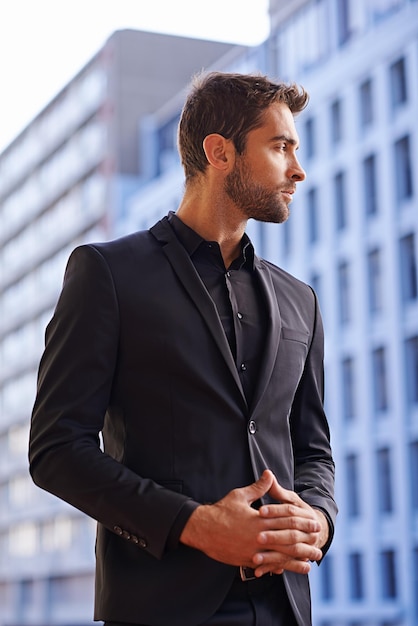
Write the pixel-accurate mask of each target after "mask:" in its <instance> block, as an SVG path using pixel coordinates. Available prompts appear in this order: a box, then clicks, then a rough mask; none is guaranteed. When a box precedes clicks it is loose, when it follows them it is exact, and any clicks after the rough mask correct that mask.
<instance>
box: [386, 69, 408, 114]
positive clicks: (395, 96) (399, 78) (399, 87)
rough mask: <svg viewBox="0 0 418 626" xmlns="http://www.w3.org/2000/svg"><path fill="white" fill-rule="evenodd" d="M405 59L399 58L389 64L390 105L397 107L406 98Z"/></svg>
mask: <svg viewBox="0 0 418 626" xmlns="http://www.w3.org/2000/svg"><path fill="white" fill-rule="evenodd" d="M406 85H407V80H406V64H405V59H404V58H401V59H399V60H398V61H396V62H395V63H393V64H392V65H391V66H390V94H391V101H392V107H393V108H394V109H396V108H398V107H399V106H401V105H402V104H404V103H405V102H406V101H407V99H408V94H407V86H406Z"/></svg>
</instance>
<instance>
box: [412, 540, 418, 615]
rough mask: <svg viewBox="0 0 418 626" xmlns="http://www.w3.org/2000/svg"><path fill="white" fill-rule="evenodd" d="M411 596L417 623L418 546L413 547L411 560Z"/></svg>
mask: <svg viewBox="0 0 418 626" xmlns="http://www.w3.org/2000/svg"><path fill="white" fill-rule="evenodd" d="M412 567H413V573H412V577H413V578H412V585H413V586H412V589H413V591H412V597H413V598H414V617H415V623H416V624H417V623H418V548H416V547H415V548H414V552H413V560H412Z"/></svg>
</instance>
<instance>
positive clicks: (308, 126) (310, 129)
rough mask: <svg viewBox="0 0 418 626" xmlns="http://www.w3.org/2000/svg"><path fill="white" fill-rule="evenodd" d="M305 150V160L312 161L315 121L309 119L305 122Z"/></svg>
mask: <svg viewBox="0 0 418 626" xmlns="http://www.w3.org/2000/svg"><path fill="white" fill-rule="evenodd" d="M305 150H306V158H308V159H312V157H314V156H315V121H314V119H313V117H309V118H308V119H307V120H306V122H305Z"/></svg>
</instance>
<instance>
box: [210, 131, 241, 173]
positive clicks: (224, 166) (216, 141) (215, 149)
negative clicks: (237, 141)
mask: <svg viewBox="0 0 418 626" xmlns="http://www.w3.org/2000/svg"><path fill="white" fill-rule="evenodd" d="M203 150H204V151H205V154H206V158H207V160H208V162H209V164H210V165H212V166H213V167H214V168H216V169H217V170H228V169H229V168H230V167H231V163H233V162H234V159H235V148H234V145H233V142H232V141H231V140H230V139H225V137H222V135H218V133H212V134H211V135H207V136H206V137H205V139H204V140H203Z"/></svg>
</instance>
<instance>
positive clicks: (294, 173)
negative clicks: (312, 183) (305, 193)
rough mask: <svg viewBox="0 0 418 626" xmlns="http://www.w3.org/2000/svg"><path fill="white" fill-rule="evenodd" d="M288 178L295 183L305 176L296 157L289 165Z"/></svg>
mask: <svg viewBox="0 0 418 626" xmlns="http://www.w3.org/2000/svg"><path fill="white" fill-rule="evenodd" d="M289 178H291V179H292V180H293V181H295V182H297V183H299V182H302V181H303V180H305V178H306V172H305V170H304V169H303V167H302V166H301V164H300V163H299V161H298V160H297V158H296V157H295V158H294V160H293V162H292V163H291V164H290V166H289Z"/></svg>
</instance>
